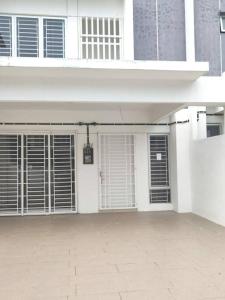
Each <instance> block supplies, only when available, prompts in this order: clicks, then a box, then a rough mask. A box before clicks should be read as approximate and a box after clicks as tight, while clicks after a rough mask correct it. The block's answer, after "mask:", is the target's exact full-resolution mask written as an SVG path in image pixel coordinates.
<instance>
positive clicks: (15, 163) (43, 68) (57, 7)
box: [0, 0, 225, 221]
mask: <svg viewBox="0 0 225 300" xmlns="http://www.w3.org/2000/svg"><path fill="white" fill-rule="evenodd" d="M224 16H225V1H224V0H220V1H214V0H170V1H168V0H134V1H133V0H114V1H112V0H104V1H103V0H92V1H90V0H55V1H51V0H48V1H44V0H39V1H37V0H32V1H27V0H18V1H15V0H8V1H3V0H0V214H1V215H3V216H5V215H31V214H44V215H45V214H57V213H97V212H102V211H112V210H137V211H155V210H175V211H177V212H189V211H194V212H196V213H199V214H201V215H204V216H206V217H208V218H210V217H211V216H210V212H212V209H211V208H209V211H207V212H206V211H205V209H206V210H207V209H208V208H206V207H205V206H204V205H206V203H205V204H204V201H203V200H199V198H201V197H202V196H203V194H205V196H204V197H207V195H210V194H212V193H219V194H220V195H218V197H223V196H225V195H224V192H221V190H220V191H218V189H216V188H215V185H216V184H217V183H218V177H219V176H220V175H219V174H220V172H223V171H220V170H219V167H218V170H215V172H217V171H218V174H217V173H214V178H213V179H212V180H209V182H208V183H207V184H206V181H207V180H208V179H207V178H208V177H207V178H204V176H210V170H211V167H212V166H211V165H210V159H211V158H212V156H213V153H214V150H212V149H215V151H216V150H217V149H224V147H225V146H224V136H217V137H213V138H208V139H207V134H208V137H210V136H215V135H219V134H221V133H222V131H223V123H224V120H223V119H224V117H223V106H224V104H225V77H224V76H223V72H224V71H225V17H224ZM207 124H208V125H207ZM217 139H218V140H217ZM215 140H216V142H215V145H214V144H213V145H211V144H209V143H213V142H214V141H215ZM202 143H203V144H204V145H203V144H202ZM218 145H220V146H218ZM201 147H202V148H201ZM199 149H203V150H204V151H203V152H204V153H205V155H204V154H202V152H201V151H200V150H199ZM210 151H211V152H210ZM210 153H211V154H210ZM215 158H217V159H218V162H215V161H214V163H215V164H217V163H219V161H220V157H219V154H218V156H217V154H216V156H215ZM201 159H204V160H203V161H202V163H200V161H201ZM198 162H199V164H198ZM220 162H221V161H220ZM205 164H206V165H207V164H209V165H208V169H207V166H206V167H205V169H204V170H205V171H204V172H203V173H204V174H202V176H201V170H202V169H201V167H202V165H204V166H205ZM213 165H214V164H213ZM224 168H225V162H224ZM221 174H222V173H221ZM209 178H210V177H209ZM210 181H211V182H210ZM204 184H205V185H206V186H207V187H205V192H203V191H202V189H203V187H204ZM217 188H218V186H217ZM221 188H222V187H221ZM201 191H202V194H201ZM224 202H225V201H224ZM208 204H209V205H208V206H207V207H210V199H209V203H208ZM224 207H225V203H224ZM218 209H219V207H218ZM214 219H215V220H216V217H215V218H214ZM216 221H218V220H216Z"/></svg>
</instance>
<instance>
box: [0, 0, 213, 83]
mask: <svg viewBox="0 0 225 300" xmlns="http://www.w3.org/2000/svg"><path fill="white" fill-rule="evenodd" d="M133 15H134V12H133V0H113V1H112V0H80V1H79V0H56V1H52V0H39V1H37V0H34V1H28V0H19V1H17V2H16V3H15V1H13V0H8V1H4V3H2V4H1V11H0V67H2V68H1V70H0V75H1V76H7V75H8V74H12V75H13V74H14V75H16V76H18V74H20V70H18V67H23V73H24V74H31V76H33V75H35V72H36V73H37V72H38V74H39V75H40V74H41V73H42V75H43V76H46V77H47V76H52V74H54V76H55V75H56V74H59V76H64V75H66V74H68V72H70V74H72V73H71V72H74V73H76V76H79V74H81V72H80V69H85V71H84V72H86V73H85V76H89V77H90V76H97V75H98V76H100V77H101V78H106V77H109V78H112V77H113V78H116V79H118V78H122V77H123V78H126V79H128V78H138V79H179V80H180V79H181V80H183V79H185V80H195V79H196V78H198V77H199V76H201V75H202V74H204V73H205V72H207V70H208V65H207V63H197V62H195V61H194V60H190V61H179V62H176V61H175V62H172V61H170V62H163V61H148V62H146V61H145V62H143V61H142V62H141V61H135V60H134V23H133V22H134V20H133ZM143 30H145V29H144V28H143ZM187 45H188V47H189V45H190V43H188V44H187ZM191 51H192V50H191ZM187 57H188V56H187ZM40 68H41V69H42V70H41V71H40V70H38V69H40ZM47 68H48V71H47ZM57 68H58V69H59V73H57V70H56V69H57ZM69 68H70V71H68V70H69ZM53 69H54V70H53ZM62 69H63V71H62ZM71 69H72V71H71ZM60 70H61V71H60ZM90 70H91V72H90ZM99 70H102V71H101V72H99ZM112 70H113V71H112ZM1 71H3V72H1ZM31 71H33V73H32V72H31ZM26 72H27V73H26ZM60 72H61V73H60ZM78 72H80V73H79V74H78ZM84 72H83V73H84ZM93 72H94V73H93ZM1 73H2V74H1ZM3 73H4V74H3ZM97 73H98V74H97ZM90 74H91V75H90ZM21 75H22V73H21Z"/></svg>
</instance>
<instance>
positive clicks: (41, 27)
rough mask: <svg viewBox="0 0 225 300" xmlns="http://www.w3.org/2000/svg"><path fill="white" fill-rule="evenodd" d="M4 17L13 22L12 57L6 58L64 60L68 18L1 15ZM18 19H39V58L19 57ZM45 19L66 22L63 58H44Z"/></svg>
mask: <svg viewBox="0 0 225 300" xmlns="http://www.w3.org/2000/svg"><path fill="white" fill-rule="evenodd" d="M0 16H2V17H10V18H11V20H12V32H11V40H12V51H11V56H5V57H14V58H15V57H16V58H25V59H26V58H31V59H37V58H45V59H64V58H65V57H66V52H67V49H66V47H67V39H66V37H67V17H62V16H48V15H44V16H40V15H29V14H27V15H22V14H15V15H14V14H13V15H11V14H0ZM17 18H34V19H38V56H37V57H26V56H25V57H20V56H18V55H17V48H18V47H17V44H18V43H17ZM44 19H55V20H63V21H64V41H63V46H64V53H63V54H64V55H63V57H61V58H57V57H45V56H44Z"/></svg>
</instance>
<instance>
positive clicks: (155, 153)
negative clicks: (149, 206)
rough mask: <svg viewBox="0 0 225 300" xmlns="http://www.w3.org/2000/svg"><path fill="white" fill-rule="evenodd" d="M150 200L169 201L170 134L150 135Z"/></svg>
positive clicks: (153, 201) (157, 201)
mask: <svg viewBox="0 0 225 300" xmlns="http://www.w3.org/2000/svg"><path fill="white" fill-rule="evenodd" d="M149 146H150V183H151V188H150V202H151V203H169V202H170V186H169V161H168V136H167V135H150V138H149Z"/></svg>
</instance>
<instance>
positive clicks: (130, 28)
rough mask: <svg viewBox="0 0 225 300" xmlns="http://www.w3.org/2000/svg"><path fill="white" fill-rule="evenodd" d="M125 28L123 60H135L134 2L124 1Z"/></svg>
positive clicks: (130, 0) (131, 0)
mask: <svg viewBox="0 0 225 300" xmlns="http://www.w3.org/2000/svg"><path fill="white" fill-rule="evenodd" d="M123 26H124V28H123V32H124V37H123V49H124V50H123V54H124V57H123V58H124V60H134V21H133V0H124V20H123Z"/></svg>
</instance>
